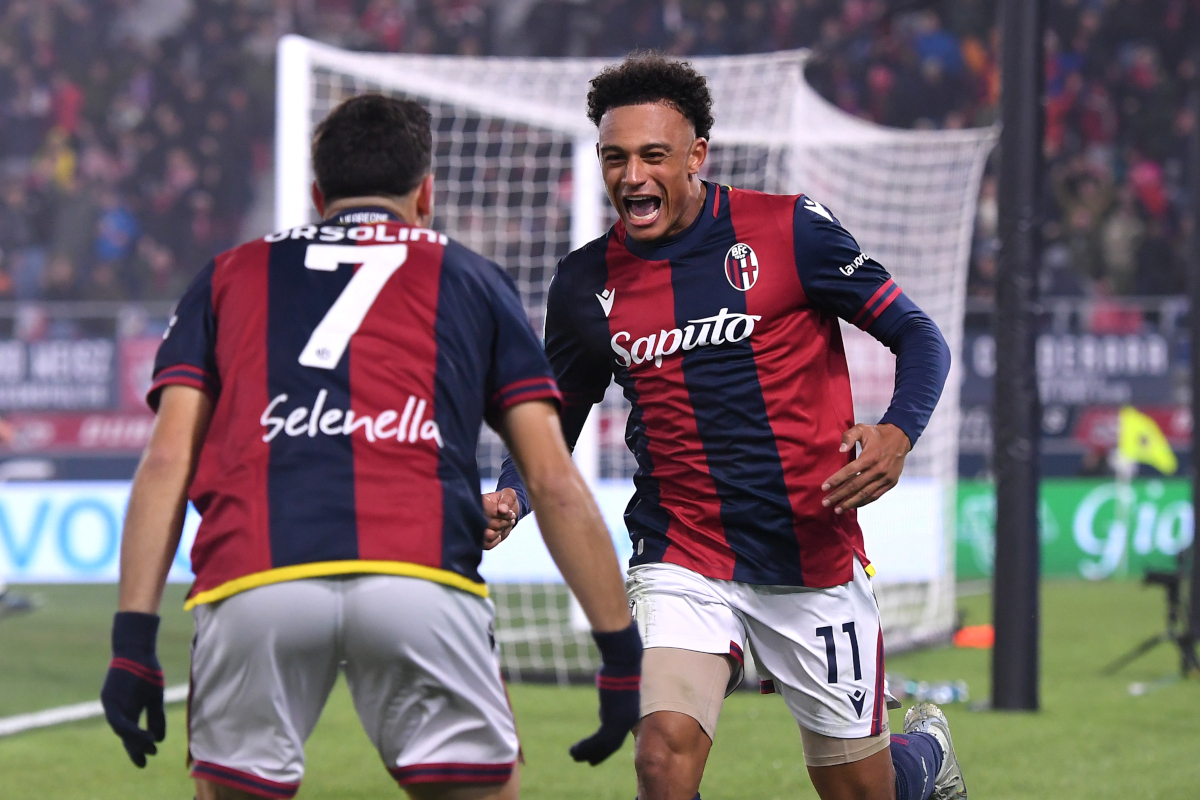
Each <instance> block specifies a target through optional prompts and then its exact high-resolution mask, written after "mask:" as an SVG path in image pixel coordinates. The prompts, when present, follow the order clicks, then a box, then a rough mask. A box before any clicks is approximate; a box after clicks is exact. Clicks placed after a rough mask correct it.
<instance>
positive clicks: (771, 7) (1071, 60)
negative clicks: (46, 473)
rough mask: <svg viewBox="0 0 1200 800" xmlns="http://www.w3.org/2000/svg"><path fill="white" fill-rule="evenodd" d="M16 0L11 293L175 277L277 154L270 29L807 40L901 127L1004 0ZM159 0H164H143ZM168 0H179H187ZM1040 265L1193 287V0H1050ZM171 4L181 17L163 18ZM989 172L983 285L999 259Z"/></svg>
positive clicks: (390, 40) (826, 83)
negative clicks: (1188, 168)
mask: <svg viewBox="0 0 1200 800" xmlns="http://www.w3.org/2000/svg"><path fill="white" fill-rule="evenodd" d="M886 6H887V4H886V3H885V2H883V0H773V1H772V2H765V1H758V0H751V1H749V2H734V1H733V0H637V1H636V2H634V0H596V1H595V2H570V1H569V0H534V2H524V3H522V2H515V3H501V2H498V0H223V1H222V0H164V2H159V3H151V2H148V1H147V0H39V1H37V2H34V1H33V0H10V2H8V3H6V4H5V5H4V8H3V11H2V12H0V298H17V299H39V298H40V299H98V300H111V299H125V298H138V299H173V298H175V297H177V296H178V295H179V293H180V291H181V290H182V287H183V286H184V285H185V284H186V282H187V280H188V279H189V277H190V275H191V274H193V273H194V272H195V271H196V270H197V269H198V268H199V267H200V265H202V264H203V263H204V261H205V260H206V259H207V258H208V257H209V256H211V255H212V254H213V253H216V252H218V251H220V250H221V249H223V248H225V247H227V246H229V245H230V244H232V243H234V241H235V240H236V239H238V237H239V234H240V233H241V228H242V221H243V219H244V216H245V214H246V213H247V211H248V209H249V208H250V207H251V204H252V202H253V194H254V193H253V189H254V185H255V183H254V182H255V178H256V176H261V175H262V174H264V172H265V171H266V170H269V169H270V148H271V134H272V125H273V119H272V109H273V98H274V89H273V83H274V66H273V58H274V48H275V42H276V40H277V39H278V37H279V36H280V35H282V34H284V33H287V32H291V31H296V32H300V33H303V34H305V35H308V36H311V37H313V38H316V39H320V40H323V41H327V42H329V43H332V44H336V45H339V46H343V47H349V48H355V49H370V50H385V51H404V52H417V53H450V54H459V55H484V54H521V55H535V56H564V55H598V56H617V55H622V54H624V53H626V52H628V51H629V50H631V49H633V48H636V47H653V48H659V49H662V50H665V51H667V52H669V53H673V54H678V55H717V54H729V53H747V52H759V51H770V50H776V49H784V48H795V47H813V48H815V49H816V50H817V52H818V54H819V57H818V59H817V60H816V62H815V63H814V64H813V66H811V67H810V68H809V73H808V77H809V80H810V81H812V82H813V83H814V84H815V86H816V87H817V88H818V89H819V90H820V91H821V92H822V93H823V94H824V95H825V96H826V97H828V98H830V99H831V100H832V101H834V102H835V103H837V104H838V105H839V106H840V107H842V108H843V109H845V110H846V111H848V112H850V113H852V114H856V115H858V116H861V117H864V118H866V119H870V120H873V121H875V122H878V123H881V124H885V125H894V126H900V127H918V128H920V127H926V128H930V127H963V126H971V125H986V124H990V123H991V122H993V121H994V119H995V114H996V104H997V100H998V95H999V75H998V52H997V33H996V26H995V18H996V13H995V12H996V2H995V0H954V2H950V1H949V0H943V2H940V3H935V4H932V5H930V6H928V7H926V8H925V9H924V10H917V11H913V12H910V13H905V14H900V15H897V16H895V17H894V18H886V17H885V15H884V13H883V12H884V10H885V8H886ZM151 7H155V8H156V9H157V11H156V13H153V14H152V13H149V11H148V9H150V8H151ZM172 9H175V12H174V17H172ZM1049 17H1050V19H1049V30H1048V32H1047V34H1046V42H1045V46H1046V53H1047V75H1046V90H1047V97H1046V116H1047V120H1046V123H1047V124H1046V137H1045V143H1044V147H1045V153H1046V155H1047V159H1048V163H1047V188H1046V197H1047V222H1046V224H1045V228H1044V238H1045V251H1044V262H1045V270H1044V280H1045V286H1044V287H1043V289H1044V290H1045V291H1046V292H1048V293H1051V294H1059V295H1088V296H1097V295H1101V296H1102V295H1111V294H1118V295H1120V294H1165V293H1172V292H1177V291H1180V290H1181V289H1182V280H1183V278H1182V273H1183V269H1182V264H1183V260H1184V257H1185V252H1184V247H1185V244H1186V242H1187V240H1188V227H1187V225H1188V223H1187V219H1186V214H1185V213H1183V212H1184V211H1185V209H1186V208H1187V203H1188V199H1187V195H1186V191H1185V186H1184V175H1185V168H1184V167H1185V164H1184V153H1185V150H1186V147H1185V145H1186V140H1187V136H1188V134H1189V132H1190V130H1191V127H1192V126H1193V125H1195V124H1197V110H1196V109H1189V108H1187V107H1186V104H1185V103H1184V97H1185V92H1186V88H1187V87H1186V84H1187V82H1188V80H1189V79H1190V77H1191V76H1192V74H1193V73H1194V72H1195V71H1196V70H1197V68H1198V65H1197V56H1196V54H1195V52H1189V47H1190V46H1194V44H1195V43H1196V42H1200V0H1052V2H1051V3H1050V14H1049ZM155 20H165V22H162V24H159V25H158V26H157V27H156V25H155ZM995 195H996V192H995V182H994V179H993V178H991V177H988V178H986V179H985V182H984V187H983V192H982V197H981V203H980V208H979V215H978V231H977V236H976V244H975V253H974V258H973V264H972V274H971V291H972V293H974V294H976V295H977V296H985V297H986V296H989V295H990V294H991V291H992V286H993V283H994V276H995V254H996V250H997V244H996V221H997V219H996V218H997V215H996V201H995Z"/></svg>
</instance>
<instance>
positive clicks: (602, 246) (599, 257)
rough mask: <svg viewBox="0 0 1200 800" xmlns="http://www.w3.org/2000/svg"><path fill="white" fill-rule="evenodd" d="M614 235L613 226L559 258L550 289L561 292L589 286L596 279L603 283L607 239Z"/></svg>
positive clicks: (606, 258) (605, 270) (605, 269)
mask: <svg viewBox="0 0 1200 800" xmlns="http://www.w3.org/2000/svg"><path fill="white" fill-rule="evenodd" d="M615 235H616V230H615V227H614V228H610V229H609V230H608V231H606V232H605V233H604V234H603V235H602V236H598V237H596V238H595V239H593V240H592V241H590V242H588V243H587V244H585V245H584V246H583V247H579V248H577V249H575V250H572V251H571V252H570V253H567V254H566V255H565V256H563V257H562V258H561V259H559V262H558V267H557V269H555V271H554V281H553V285H552V289H554V290H555V291H556V293H561V292H563V291H570V290H572V289H574V288H577V287H580V286H590V285H592V284H593V283H595V282H596V281H597V280H599V281H600V282H601V283H603V282H604V280H605V277H606V276H607V275H608V247H609V240H610V239H611V238H612V237H613V236H615Z"/></svg>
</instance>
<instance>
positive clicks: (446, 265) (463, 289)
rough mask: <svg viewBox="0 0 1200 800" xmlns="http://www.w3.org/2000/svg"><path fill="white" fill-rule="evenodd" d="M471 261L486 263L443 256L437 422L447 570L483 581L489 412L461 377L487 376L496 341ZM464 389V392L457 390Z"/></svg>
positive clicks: (460, 253)
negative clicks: (482, 478)
mask: <svg viewBox="0 0 1200 800" xmlns="http://www.w3.org/2000/svg"><path fill="white" fill-rule="evenodd" d="M467 259H477V260H478V259H480V256H477V255H475V254H474V253H471V252H470V251H469V250H467V249H466V248H464V247H463V246H462V245H460V244H458V243H456V242H454V241H451V242H450V243H449V244H447V245H446V249H445V251H444V252H443V255H442V269H441V275H440V278H439V285H438V303H437V319H436V321H435V322H434V336H435V338H436V339H437V372H436V374H435V376H434V396H433V409H434V420H435V421H436V422H437V424H438V428H439V429H440V430H441V432H442V439H443V440H444V441H445V443H446V446H445V447H444V448H443V449H442V450H441V452H440V453H439V456H438V480H440V481H441V483H442V569H448V570H452V571H454V572H457V573H458V574H460V575H466V576H467V577H470V578H472V580H476V581H481V582H482V580H483V579H482V578H481V577H479V571H478V570H479V560H480V550H481V548H482V547H483V531H484V529H485V528H486V527H487V518H486V517H485V516H484V514H483V508H482V506H481V505H480V502H479V462H478V461H477V458H476V447H477V446H478V443H479V426H478V425H477V424H476V425H470V424H469V422H468V421H469V420H479V419H481V418H482V417H483V413H484V397H483V393H482V392H480V393H478V394H477V395H470V396H467V393H465V392H463V391H461V386H462V383H461V379H458V378H456V376H459V375H463V374H466V375H484V374H486V373H487V370H488V365H489V363H490V357H491V354H490V353H488V352H485V351H482V350H481V348H480V347H479V346H478V343H480V342H489V341H491V340H492V338H493V334H492V332H491V331H490V330H487V329H485V328H484V326H485V325H487V324H489V323H490V322H491V316H490V315H489V314H488V313H486V311H485V310H484V309H479V308H472V307H470V306H471V305H472V304H473V303H474V302H478V300H479V297H480V296H481V292H480V291H479V290H478V288H476V287H469V286H466V285H465V282H466V281H468V280H471V279H472V276H473V274H472V272H471V271H470V270H469V269H466V268H464V266H463V265H464V263H465V261H466V260H467ZM456 388H458V391H454V390H455V389H456Z"/></svg>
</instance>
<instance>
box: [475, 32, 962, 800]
mask: <svg viewBox="0 0 1200 800" xmlns="http://www.w3.org/2000/svg"><path fill="white" fill-rule="evenodd" d="M711 107H712V98H711V97H710V95H709V91H708V88H707V85H706V83H705V80H704V78H703V77H702V76H701V75H699V74H697V73H696V72H695V71H694V70H693V69H691V67H690V66H688V65H687V64H682V63H679V62H676V61H672V60H670V59H667V58H664V57H661V56H656V55H652V54H642V55H635V56H631V57H630V58H629V59H627V60H626V61H625V62H624V63H623V64H620V65H617V66H613V67H610V68H609V69H606V70H604V71H603V72H601V73H600V75H599V76H597V77H596V78H595V79H594V80H593V81H592V88H591V92H590V93H589V95H588V113H589V116H590V118H591V120H592V122H593V123H595V124H596V125H597V128H598V134H599V141H598V145H597V152H598V155H599V159H600V168H601V171H602V172H603V176H604V181H605V185H606V188H607V190H608V194H609V199H610V201H611V202H612V204H613V207H614V208H615V210H616V212H617V216H618V218H619V219H618V221H617V222H616V224H615V225H613V227H612V228H611V229H610V230H609V231H608V233H606V234H605V235H604V236H602V237H600V238H599V239H597V240H595V241H593V242H591V243H590V244H587V245H585V246H584V247H582V248H580V249H579V250H576V251H575V252H573V253H571V254H569V255H568V256H566V258H564V259H563V260H562V261H561V262H560V264H559V266H558V270H557V272H556V274H555V276H554V279H553V282H552V283H551V285H550V289H549V294H548V299H547V307H546V334H545V346H546V353H547V355H548V356H549V360H550V364H551V366H552V367H553V368H554V373H555V378H556V379H557V380H558V384H559V388H560V389H561V390H562V393H563V402H564V409H563V416H562V420H563V424H564V426H565V427H564V430H565V433H566V437H567V440H568V442H571V443H573V442H574V441H575V438H576V437H577V436H578V434H579V432H580V430H581V429H582V427H583V422H584V420H585V419H586V417H587V415H588V412H589V410H590V409H591V407H592V406H593V405H594V404H596V403H598V402H600V400H601V399H602V398H603V397H604V394H605V391H606V389H607V387H608V385H609V383H610V382H611V381H612V380H614V379H615V380H616V382H617V383H618V384H619V385H620V387H621V388H622V390H623V391H624V394H625V397H626V398H627V399H628V401H629V403H630V405H631V406H632V410H631V412H630V414H629V421H628V425H627V428H626V437H625V439H626V442H627V443H628V445H629V448H630V449H631V450H632V451H633V454H634V456H635V457H636V459H637V472H636V474H635V476H634V494H633V498H632V500H631V501H630V502H629V506H628V508H627V509H626V512H625V522H626V526H627V528H628V530H629V535H630V537H631V539H632V542H633V557H632V559H631V560H630V567H629V574H628V583H627V588H628V591H629V595H630V600H631V603H632V605H633V608H634V612H635V615H636V618H637V621H638V624H639V625H640V627H641V631H642V637H643V641H644V643H645V646H646V656H645V668H644V672H643V675H644V680H643V687H642V720H641V722H640V724H639V728H638V730H637V732H636V737H637V752H636V756H635V767H636V769H637V775H638V789H639V797H640V800H686V798H691V797H693V796H694V795H695V793H696V792H697V791H698V789H699V786H700V779H701V776H702V774H703V771H704V764H705V761H706V759H707V757H708V752H709V748H710V747H711V744H712V739H713V737H714V736H715V732H716V726H717V717H718V715H719V713H720V710H721V704H722V700H723V698H724V695H725V694H726V692H728V691H731V690H732V689H733V687H735V686H736V685H737V684H738V683H739V682H740V680H741V671H742V660H743V654H744V653H745V652H746V648H747V647H748V648H749V649H750V651H751V652H752V654H753V656H754V663H755V664H756V666H757V667H758V670H759V674H760V676H761V677H762V678H763V685H764V688H765V689H767V690H769V691H775V692H778V693H780V694H781V695H782V697H783V700H784V702H786V704H787V706H788V708H789V710H790V711H791V712H792V714H793V715H794V717H795V718H796V721H797V722H798V723H799V725H800V730H801V739H802V742H803V747H804V757H805V760H806V762H807V764H808V768H809V774H810V776H811V778H812V781H813V784H814V785H815V787H816V789H817V792H818V793H819V794H820V795H821V797H822V798H825V800H831V799H832V798H839V800H840V799H841V798H878V800H892V798H894V797H898V798H899V799H900V800H926V798H928V797H930V796H931V795H933V794H935V793H936V796H937V797H938V798H950V797H963V796H965V793H966V790H965V787H964V786H963V784H962V779H961V772H960V771H959V769H958V765H957V761H956V760H955V758H954V753H953V748H952V747H951V746H950V741H949V734H948V729H947V728H946V726H945V721H944V718H943V717H941V716H940V714H941V712H940V711H938V710H936V708H933V707H924V708H920V709H918V710H917V711H915V712H912V714H911V716H910V719H909V720H908V722H907V723H906V725H905V730H904V732H903V734H898V735H896V736H890V737H889V725H888V719H887V709H886V708H885V699H884V695H885V693H884V688H883V681H884V652H883V631H882V629H881V626H880V621H879V609H878V607H877V605H876V602H875V597H874V595H873V594H872V590H871V584H870V577H871V575H872V574H873V567H872V565H871V562H870V561H869V560H868V558H867V553H866V551H865V548H864V546H863V536H862V531H861V530H860V529H859V526H858V522H857V520H856V514H855V509H856V508H857V507H859V506H861V505H863V504H865V503H869V502H871V501H872V500H874V499H876V498H878V497H879V496H880V495H882V494H883V493H884V492H886V491H887V490H888V489H890V488H891V487H893V486H894V485H895V484H896V482H897V480H898V478H899V475H900V471H901V468H902V467H903V464H904V458H905V455H906V454H907V453H908V451H909V449H910V447H911V446H912V445H913V444H915V443H916V442H917V439H918V437H919V436H920V434H921V432H922V430H923V429H924V428H925V426H926V424H927V422H928V421H929V417H930V414H931V413H932V412H933V409H934V406H935V405H936V403H937V400H938V397H939V396H940V394H941V390H942V385H943V383H944V381H945V378H946V374H947V371H948V369H949V352H948V348H947V346H946V343H945V341H944V339H943V338H942V336H941V333H940V332H939V331H938V329H937V326H936V325H934V323H933V322H932V321H931V320H930V319H929V317H928V316H926V315H925V314H924V313H923V312H922V311H921V310H920V309H919V308H918V307H917V306H916V304H915V303H913V301H912V300H910V299H909V298H908V297H907V296H906V295H905V294H904V293H903V292H902V291H901V289H900V287H899V286H898V285H897V284H896V282H895V281H894V280H892V278H891V277H890V276H889V275H888V273H887V272H886V271H885V270H884V268H883V267H882V266H881V265H880V264H879V263H878V262H877V261H875V260H874V259H873V258H871V257H870V256H869V255H867V254H865V253H863V252H862V250H861V249H860V248H859V246H858V244H857V243H856V242H855V240H854V238H853V237H852V236H851V235H850V234H849V233H847V231H846V230H845V229H844V228H843V227H842V225H841V224H840V223H839V222H838V220H837V218H836V217H835V216H834V212H833V211H832V210H831V209H829V208H826V207H825V206H824V205H823V204H822V203H821V202H820V201H819V200H818V199H815V198H812V197H809V196H807V195H804V194H793V195H776V194H766V193H762V192H755V191H747V190H743V189H738V188H736V187H729V186H722V185H719V184H717V183H714V182H711V181H706V180H703V179H702V178H701V177H700V173H701V170H702V168H703V166H704V162H705V159H706V158H707V155H708V137H709V134H710V131H711V129H712V126H713V118H712V112H711ZM793 157H794V158H804V157H806V156H805V153H804V151H802V150H801V151H800V152H798V153H795V154H793ZM847 179H848V180H850V179H852V177H851V176H848V177H847ZM860 191H868V189H867V187H865V186H864V187H862V188H861V190H860ZM839 318H840V319H842V320H845V321H847V322H849V323H851V324H853V325H856V326H858V327H859V328H861V329H863V330H865V331H867V332H868V333H870V334H871V335H872V336H874V337H875V338H876V339H878V340H879V341H880V342H882V343H883V344H885V345H887V346H888V347H890V348H891V349H892V350H893V351H894V352H895V353H896V359H897V360H896V385H895V393H894V395H893V398H892V403H891V406H890V408H889V409H888V411H887V413H886V414H885V415H884V417H883V419H882V420H880V421H879V424H877V425H865V424H859V425H856V424H855V419H854V406H853V403H852V400H851V394H850V378H849V373H848V369H847V364H846V355H845V351H844V348H843V346H842V339H841V332H840V328H839V325H840V323H839ZM858 447H861V453H856V448H858ZM520 489H521V486H520V480H519V478H518V476H517V474H516V472H515V470H512V469H511V468H510V469H507V470H506V471H505V474H504V475H502V478H501V480H500V482H499V490H498V491H499V495H500V496H501V497H504V498H507V502H511V503H519V504H520V509H521V511H526V510H527V509H528V504H527V503H526V502H525V501H524V497H523V494H522V492H521V491H520ZM938 737H941V738H940V739H939V738H938Z"/></svg>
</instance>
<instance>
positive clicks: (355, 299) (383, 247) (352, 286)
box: [300, 244, 408, 369]
mask: <svg viewBox="0 0 1200 800" xmlns="http://www.w3.org/2000/svg"><path fill="white" fill-rule="evenodd" d="M407 260H408V245H406V244H380V245H371V246H370V247H356V246H354V245H346V244H310V245H309V246H308V249H307V250H305V253H304V266H306V267H308V268H309V269H315V270H320V271H321V272H334V271H336V270H337V268H338V267H339V266H340V265H342V264H359V265H361V266H359V268H358V270H357V271H356V272H355V273H354V277H353V278H351V279H350V282H349V283H347V284H346V288H345V289H343V290H342V293H341V294H340V295H338V299H337V300H335V301H333V305H331V306H330V307H329V311H327V312H325V316H324V318H322V319H321V321H320V322H319V323H318V324H317V327H316V329H314V330H313V332H312V336H310V337H308V344H306V345H304V349H303V350H301V351H300V363H301V364H302V365H303V366H306V367H316V368H317V369H333V368H334V367H336V366H337V365H338V362H339V361H341V360H342V354H343V353H345V352H346V347H348V346H349V344H350V337H351V336H353V335H354V334H355V333H356V332H357V331H358V327H359V326H360V325H362V321H363V318H364V317H366V316H367V312H368V311H370V310H371V306H372V304H374V302H375V298H376V297H379V293H380V292H381V291H383V287H384V286H385V285H386V284H387V282H388V279H389V278H391V277H392V275H393V274H394V273H395V272H396V270H398V269H400V267H401V266H402V265H403V264H404V262H405V261H407Z"/></svg>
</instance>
